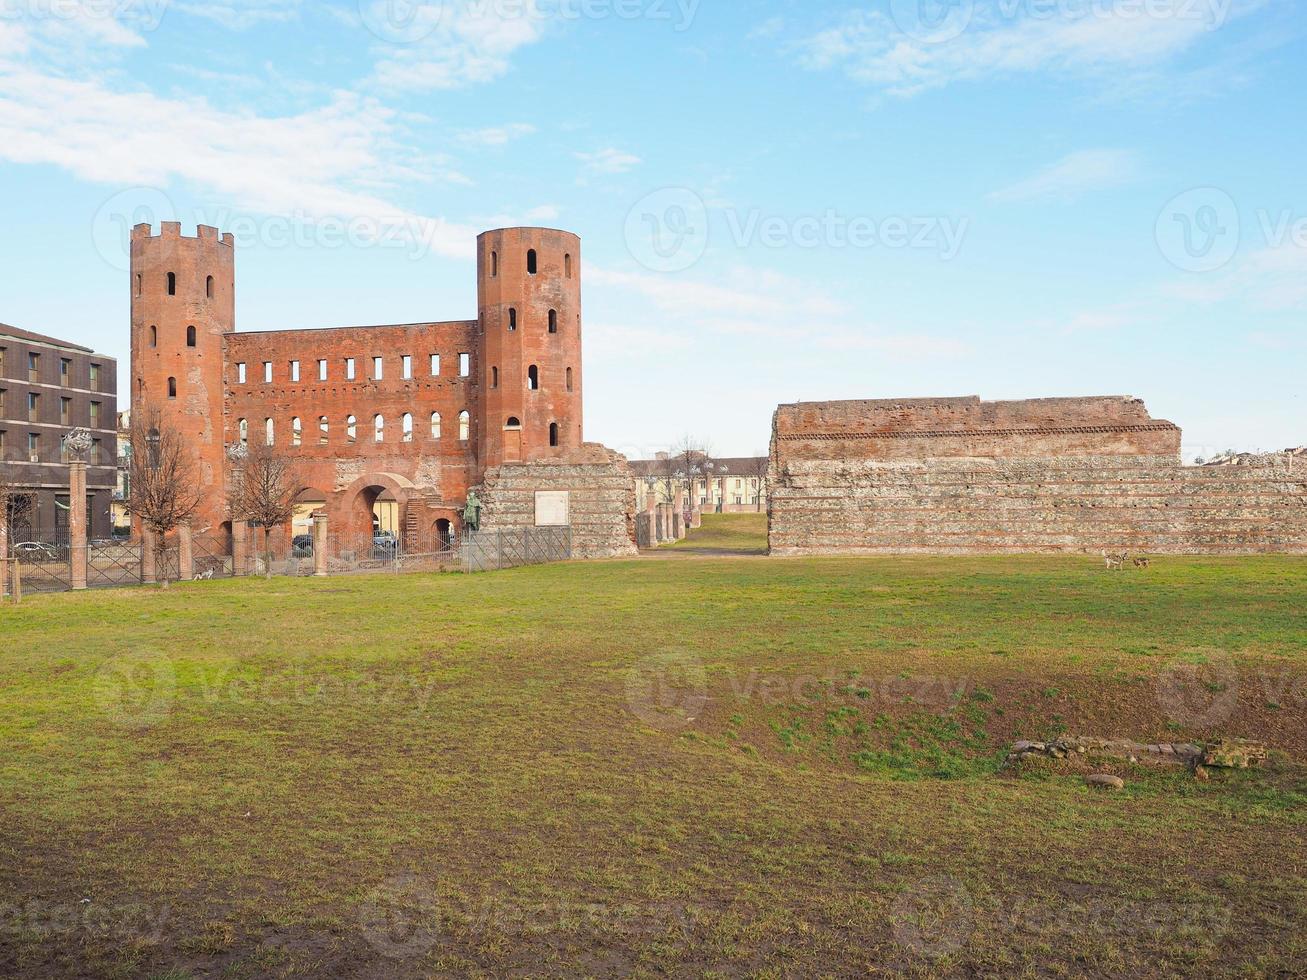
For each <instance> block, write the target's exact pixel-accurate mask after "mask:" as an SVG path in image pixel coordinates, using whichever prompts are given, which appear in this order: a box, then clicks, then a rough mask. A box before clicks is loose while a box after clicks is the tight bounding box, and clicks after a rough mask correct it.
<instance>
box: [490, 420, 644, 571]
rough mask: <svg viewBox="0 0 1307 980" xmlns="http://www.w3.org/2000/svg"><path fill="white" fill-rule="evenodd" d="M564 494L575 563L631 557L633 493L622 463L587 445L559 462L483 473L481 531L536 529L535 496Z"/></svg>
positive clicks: (623, 460)
mask: <svg viewBox="0 0 1307 980" xmlns="http://www.w3.org/2000/svg"><path fill="white" fill-rule="evenodd" d="M560 491H565V492H566V493H567V494H568V512H569V517H570V522H571V527H572V556H573V557H574V558H616V557H624V556H627V555H635V554H636V553H637V552H636V547H635V490H634V489H633V485H632V478H631V469H630V467H629V466H628V465H627V462H626V458H625V457H624V456H622V455H620V454H618V453H615V452H612V451H611V450H609V449H605V448H604V447H603V446H600V445H597V444H595V443H586V444H585V445H583V446H582V447H581V448H579V449H575V450H572V451H570V452H568V453H567V454H566V455H565V456H563V457H561V458H559V459H550V460H539V461H536V462H534V463H505V464H503V465H502V466H498V467H494V468H492V469H490V470H488V471H487V472H486V477H485V485H484V486H483V487H482V488H481V491H480V497H481V502H482V504H483V506H484V511H483V514H482V529H483V530H486V531H501V530H506V529H509V528H521V527H535V526H536V504H537V500H536V494H537V493H539V492H546V493H549V492H554V493H557V492H560Z"/></svg>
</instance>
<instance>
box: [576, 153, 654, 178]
mask: <svg viewBox="0 0 1307 980" xmlns="http://www.w3.org/2000/svg"><path fill="white" fill-rule="evenodd" d="M575 156H576V158H577V159H578V160H580V161H581V163H582V164H584V167H585V173H586V174H591V175H608V174H624V173H627V172H629V171H630V170H632V169H633V168H635V167H637V166H639V165H640V163H641V162H642V161H641V160H640V158H639V157H638V156H636V155H635V154H634V153H627V152H626V151H624V150H618V149H615V148H613V147H611V146H610V147H608V148H607V149H604V150H599V151H598V152H596V153H577V154H575Z"/></svg>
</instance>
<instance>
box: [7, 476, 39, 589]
mask: <svg viewBox="0 0 1307 980" xmlns="http://www.w3.org/2000/svg"><path fill="white" fill-rule="evenodd" d="M32 505H33V497H32V493H31V491H30V490H27V489H25V488H24V487H22V486H20V485H19V483H18V475H17V473H16V472H15V471H14V468H13V467H12V466H11V465H10V464H9V463H8V462H6V461H5V459H4V458H3V457H0V561H3V560H4V559H6V558H8V557H9V551H10V549H11V548H12V547H13V545H14V540H13V534H14V532H13V529H14V528H15V527H17V526H20V525H23V524H26V523H27V522H28V521H29V520H30V519H31V513H32ZM0 591H2V590H0Z"/></svg>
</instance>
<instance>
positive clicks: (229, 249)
mask: <svg viewBox="0 0 1307 980" xmlns="http://www.w3.org/2000/svg"><path fill="white" fill-rule="evenodd" d="M235 269H236V259H235V242H234V240H233V237H232V236H231V235H229V234H228V235H219V233H218V229H216V228H210V227H208V226H205V225H201V226H200V227H199V229H198V234H197V236H196V237H195V238H185V237H183V236H182V233H181V225H180V224H179V223H177V222H168V221H165V222H163V224H162V226H161V229H160V234H159V235H158V236H154V235H152V234H151V227H150V225H148V224H142V225H137V226H136V227H135V228H133V229H132V255H131V290H132V335H131V343H132V388H131V403H132V407H133V408H134V409H135V408H138V407H140V406H144V405H156V406H158V407H159V409H160V411H161V412H162V413H163V415H164V417H165V418H167V419H168V420H169V421H171V422H172V423H173V424H174V425H175V426H177V428H178V429H179V430H180V431H181V433H182V434H183V435H184V436H185V438H186V439H187V440H189V441H191V442H192V444H193V445H194V446H195V447H196V453H197V457H198V459H197V464H198V476H199V480H200V484H201V486H202V488H203V491H204V492H203V499H202V503H201V505H200V511H199V513H198V514H197V515H196V526H197V530H198V529H202V528H204V527H205V526H208V527H211V528H213V529H215V530H216V529H217V528H219V527H220V526H221V525H222V524H223V522H224V521H225V520H226V511H227V503H226V492H225V473H226V468H225V460H224V453H225V447H224V444H223V394H224V391H223V384H224V377H223V343H224V342H223V334H225V333H228V332H230V331H233V330H235V329H236V272H235ZM135 448H137V449H138V450H139V449H140V448H142V447H135Z"/></svg>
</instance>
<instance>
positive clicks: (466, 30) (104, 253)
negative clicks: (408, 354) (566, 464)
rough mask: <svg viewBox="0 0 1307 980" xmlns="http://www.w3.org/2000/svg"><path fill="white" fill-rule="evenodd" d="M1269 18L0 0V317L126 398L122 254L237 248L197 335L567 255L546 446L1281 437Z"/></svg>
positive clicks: (1251, 445) (1278, 129)
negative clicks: (840, 436)
mask: <svg viewBox="0 0 1307 980" xmlns="http://www.w3.org/2000/svg"><path fill="white" fill-rule="evenodd" d="M1305 29H1307V11H1304V9H1303V8H1302V6H1301V5H1299V4H1297V3H1291V2H1275V0H1097V2H1088V0H1001V2H988V0H974V2H973V0H947V2H943V3H941V2H938V0H882V2H879V3H872V4H854V3H836V2H830V0H826V2H821V0H804V2H788V0H750V2H747V3H743V2H736V0H729V2H728V0H535V2H532V0H446V2H444V3H438V2H427V3H412V2H409V0H379V2H375V3H374V2H372V0H361V2H349V0H341V2H337V3H328V2H319V0H314V2H308V0H221V2H216V3H206V2H201V0H0V218H2V219H3V222H2V226H0V321H4V322H9V323H13V324H15V325H17V326H21V327H26V328H29V329H33V330H39V331H43V332H48V333H54V334H59V335H63V336H67V337H69V338H70V339H75V340H78V341H81V342H84V343H87V344H90V345H92V346H95V347H97V348H99V349H101V350H104V351H106V352H108V353H110V354H115V355H117V356H118V357H119V358H121V359H122V362H123V365H124V368H125V365H126V358H127V349H128V340H127V323H128V285H127V275H126V272H125V271H124V270H125V249H124V244H123V243H124V240H125V228H126V227H127V226H128V225H129V224H130V223H132V222H133V221H135V220H153V221H156V222H157V221H159V220H180V221H182V222H183V223H184V226H185V228H186V231H187V233H193V226H194V225H195V224H196V223H198V222H204V223H209V224H218V225H219V226H221V227H222V228H223V229H224V230H230V231H233V232H234V233H236V234H237V237H238V241H239V243H240V248H239V252H238V255H237V297H238V303H237V318H238V328H240V329H247V330H256V329H271V328H283V327H313V326H332V325H341V324H355V323H360V324H368V323H386V322H412V321H418V320H428V319H462V318H471V317H473V316H475V312H476V297H475V283H474V280H473V272H474V268H473V263H472V254H473V242H474V238H475V235H476V233H477V232H478V231H480V230H484V229H486V228H491V227H497V226H500V225H505V224H519V223H520V224H542V225H549V226H554V227H562V228H566V229H569V230H572V231H575V232H577V233H578V234H580V235H581V236H582V238H583V239H584V247H585V269H584V272H585V279H584V289H585V296H584V299H585V304H586V337H585V343H586V372H587V374H586V384H587V390H586V425H587V437H588V438H590V439H594V440H598V441H603V442H605V443H607V444H609V445H612V446H614V447H616V448H619V449H621V450H623V451H624V452H627V453H629V454H632V455H645V454H649V453H652V452H653V451H655V450H656V449H658V448H663V447H665V446H666V445H667V444H668V443H669V442H674V441H676V440H677V439H678V438H679V437H681V436H682V435H684V434H686V433H693V434H695V435H697V436H699V437H701V438H705V439H708V440H710V441H711V443H712V445H713V447H714V449H715V450H716V451H717V452H719V453H722V454H744V453H750V452H753V451H755V450H761V449H763V448H764V447H765V446H766V443H767V439H768V434H769V429H770V420H771V413H772V411H773V410H774V408H775V406H776V404H777V403H779V402H782V401H794V400H800V399H804V400H817V399H827V398H860V397H868V398H871V397H874V398H891V397H898V396H933V395H964V394H978V395H981V396H983V397H985V398H1021V397H1040V396H1052V395H1084V394H1131V395H1137V396H1140V397H1143V398H1145V399H1146V400H1147V402H1148V404H1149V406H1150V408H1151V409H1152V410H1153V412H1154V414H1155V415H1158V416H1159V417H1165V418H1169V419H1171V420H1173V421H1175V422H1177V423H1178V424H1180V425H1181V426H1182V427H1184V429H1185V431H1186V452H1187V453H1188V454H1189V455H1198V454H1211V453H1212V452H1214V451H1218V450H1221V449H1225V448H1228V447H1235V448H1240V449H1278V448H1283V447H1285V446H1288V445H1291V444H1293V445H1298V444H1302V443H1303V442H1307V397H1304V393H1305V392H1307V371H1305V370H1304V368H1305V367H1307V330H1304V325H1305V319H1307V184H1305V183H1304V180H1303V160H1304V159H1305V158H1307V97H1305V96H1304V92H1307V56H1305V55H1307V45H1305V44H1304V33H1307V31H1305Z"/></svg>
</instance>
